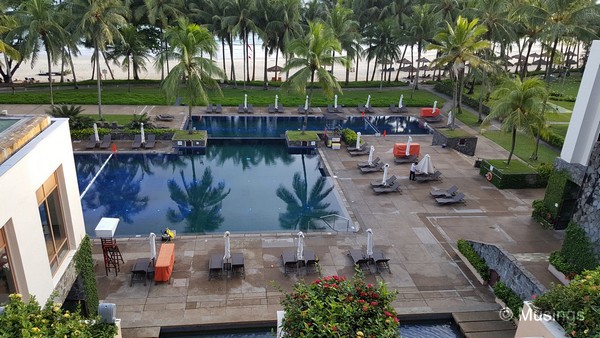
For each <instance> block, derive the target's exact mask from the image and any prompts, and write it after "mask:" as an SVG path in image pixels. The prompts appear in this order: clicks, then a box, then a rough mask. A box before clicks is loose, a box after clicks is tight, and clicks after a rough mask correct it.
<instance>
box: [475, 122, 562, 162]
mask: <svg viewBox="0 0 600 338" xmlns="http://www.w3.org/2000/svg"><path fill="white" fill-rule="evenodd" d="M483 135H484V136H485V137H487V138H489V139H490V140H492V141H494V142H495V143H496V144H498V145H499V146H501V147H502V148H504V149H506V150H508V151H510V145H511V134H510V133H504V132H501V131H490V130H488V131H486V132H485V134H483ZM534 149H535V139H534V138H533V137H531V136H529V135H524V134H518V135H517V143H516V145H515V152H514V154H513V156H515V155H516V156H518V157H519V158H520V159H522V160H523V161H525V162H527V163H529V164H530V165H532V166H537V165H539V164H540V163H554V158H556V157H557V156H559V155H560V154H559V152H557V151H555V150H554V149H552V148H550V147H548V146H547V145H546V144H544V143H542V142H540V147H539V149H538V160H537V161H532V160H530V159H529V157H530V156H531V154H532V153H533V150H534Z"/></svg>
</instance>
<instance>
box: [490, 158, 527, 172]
mask: <svg viewBox="0 0 600 338" xmlns="http://www.w3.org/2000/svg"><path fill="white" fill-rule="evenodd" d="M487 161H488V163H489V164H491V165H493V166H494V168H496V169H499V171H500V172H501V173H504V174H525V173H535V172H536V171H535V170H534V169H532V168H531V167H530V166H529V165H527V163H525V162H523V161H521V160H520V159H518V158H517V159H515V158H513V159H512V160H511V161H510V164H509V165H507V164H506V159H503V160H487Z"/></svg>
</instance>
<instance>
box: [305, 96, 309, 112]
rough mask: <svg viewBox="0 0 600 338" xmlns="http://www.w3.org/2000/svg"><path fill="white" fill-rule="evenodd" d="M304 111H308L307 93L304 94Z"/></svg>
mask: <svg viewBox="0 0 600 338" xmlns="http://www.w3.org/2000/svg"><path fill="white" fill-rule="evenodd" d="M304 111H308V95H306V101H304Z"/></svg>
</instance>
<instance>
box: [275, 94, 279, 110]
mask: <svg viewBox="0 0 600 338" xmlns="http://www.w3.org/2000/svg"><path fill="white" fill-rule="evenodd" d="M278 99H279V95H275V109H277V107H279V106H278V105H277V100H278Z"/></svg>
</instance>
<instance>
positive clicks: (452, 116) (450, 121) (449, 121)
mask: <svg viewBox="0 0 600 338" xmlns="http://www.w3.org/2000/svg"><path fill="white" fill-rule="evenodd" d="M452 122H454V113H452V112H449V113H448V125H449V126H451V125H452Z"/></svg>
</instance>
